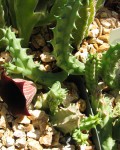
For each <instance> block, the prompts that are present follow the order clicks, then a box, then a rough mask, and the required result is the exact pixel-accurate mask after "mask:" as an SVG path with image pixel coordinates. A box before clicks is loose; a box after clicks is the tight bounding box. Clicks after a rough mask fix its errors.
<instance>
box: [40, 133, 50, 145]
mask: <svg viewBox="0 0 120 150" xmlns="http://www.w3.org/2000/svg"><path fill="white" fill-rule="evenodd" d="M52 135H53V133H51V132H49V134H47V135H44V136H41V137H40V139H39V142H40V144H42V145H45V146H51V144H52Z"/></svg>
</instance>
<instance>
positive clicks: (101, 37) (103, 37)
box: [98, 34, 109, 43]
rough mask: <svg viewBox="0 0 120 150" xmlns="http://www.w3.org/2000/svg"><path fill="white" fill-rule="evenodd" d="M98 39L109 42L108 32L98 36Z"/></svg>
mask: <svg viewBox="0 0 120 150" xmlns="http://www.w3.org/2000/svg"><path fill="white" fill-rule="evenodd" d="M98 39H100V40H102V41H104V42H105V43H108V42H109V35H108V34H105V35H101V36H99V37H98Z"/></svg>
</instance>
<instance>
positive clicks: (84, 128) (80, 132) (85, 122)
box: [72, 114, 101, 145]
mask: <svg viewBox="0 0 120 150" xmlns="http://www.w3.org/2000/svg"><path fill="white" fill-rule="evenodd" d="M100 123H101V118H100V117H99V115H98V114H97V115H95V116H92V115H90V116H89V117H86V118H82V119H81V120H80V125H79V127H78V128H76V129H75V130H74V131H73V133H72V137H73V139H74V140H75V141H76V142H77V143H78V144H80V145H89V143H88V139H89V132H90V130H91V129H92V128H96V126H97V125H98V124H100ZM84 132H85V133H84Z"/></svg>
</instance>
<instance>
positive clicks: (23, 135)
mask: <svg viewBox="0 0 120 150" xmlns="http://www.w3.org/2000/svg"><path fill="white" fill-rule="evenodd" d="M13 135H14V136H15V137H16V138H23V137H25V136H26V134H25V132H23V131H20V130H16V131H15V132H14V133H13Z"/></svg>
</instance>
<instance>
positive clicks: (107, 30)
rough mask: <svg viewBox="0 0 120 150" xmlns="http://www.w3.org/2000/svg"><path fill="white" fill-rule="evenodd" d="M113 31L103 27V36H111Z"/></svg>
mask: <svg viewBox="0 0 120 150" xmlns="http://www.w3.org/2000/svg"><path fill="white" fill-rule="evenodd" d="M110 31H111V29H108V28H105V27H103V33H102V34H110Z"/></svg>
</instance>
